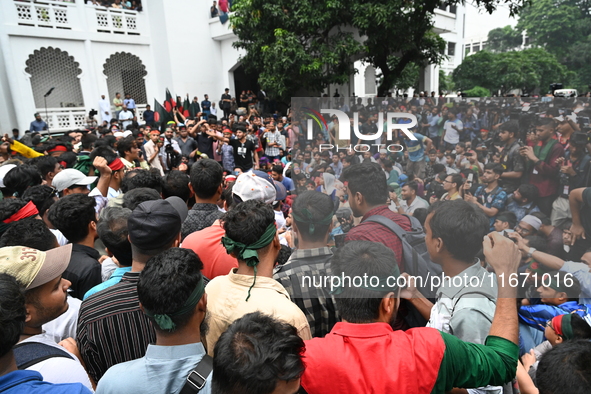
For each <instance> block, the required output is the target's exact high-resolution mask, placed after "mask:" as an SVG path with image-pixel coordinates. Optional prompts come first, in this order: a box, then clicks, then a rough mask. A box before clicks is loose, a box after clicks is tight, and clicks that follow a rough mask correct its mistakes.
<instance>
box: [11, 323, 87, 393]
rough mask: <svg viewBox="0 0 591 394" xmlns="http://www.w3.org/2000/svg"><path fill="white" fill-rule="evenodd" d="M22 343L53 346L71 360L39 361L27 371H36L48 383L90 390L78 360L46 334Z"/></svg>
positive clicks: (57, 358)
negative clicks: (79, 385)
mask: <svg viewBox="0 0 591 394" xmlns="http://www.w3.org/2000/svg"><path fill="white" fill-rule="evenodd" d="M24 342H40V343H44V344H46V345H50V346H54V347H56V348H58V349H60V350H63V351H65V352H66V353H68V354H69V355H70V356H72V358H73V360H71V359H68V358H65V357H52V358H48V359H47V360H44V361H41V362H39V363H37V364H35V365H32V366H30V367H29V368H27V371H37V372H39V373H40V374H41V375H42V376H43V380H44V381H46V382H50V383H82V384H83V385H84V386H86V387H87V388H88V389H89V390H92V384H90V379H89V378H88V374H87V373H86V371H85V370H84V368H83V367H82V364H80V361H79V360H78V358H76V356H75V355H73V354H72V353H70V352H68V351H67V350H66V349H65V348H63V347H61V346H60V345H58V344H57V343H55V342H54V341H53V339H52V338H51V337H50V336H49V335H47V334H46V333H43V334H39V335H34V336H32V337H30V338H27V339H25V340H24V341H22V342H21V343H24Z"/></svg>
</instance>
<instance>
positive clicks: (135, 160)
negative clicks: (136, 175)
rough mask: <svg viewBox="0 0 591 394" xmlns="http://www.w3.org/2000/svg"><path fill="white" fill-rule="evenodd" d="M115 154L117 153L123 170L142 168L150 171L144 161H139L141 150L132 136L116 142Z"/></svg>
mask: <svg viewBox="0 0 591 394" xmlns="http://www.w3.org/2000/svg"><path fill="white" fill-rule="evenodd" d="M117 152H119V157H120V158H121V162H123V165H124V166H125V170H127V171H129V170H133V169H134V168H137V167H140V168H143V169H144V170H149V169H150V167H149V166H148V163H147V162H146V161H145V160H141V161H140V152H141V150H140V148H138V146H137V141H136V140H135V138H133V136H129V137H125V138H121V139H120V140H119V141H117ZM138 164H139V165H138Z"/></svg>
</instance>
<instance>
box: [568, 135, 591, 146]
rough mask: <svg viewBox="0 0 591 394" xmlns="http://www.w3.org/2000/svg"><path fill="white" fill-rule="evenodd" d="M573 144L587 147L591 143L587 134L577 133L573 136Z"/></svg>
mask: <svg viewBox="0 0 591 394" xmlns="http://www.w3.org/2000/svg"><path fill="white" fill-rule="evenodd" d="M571 142H572V143H573V144H575V145H587V144H588V143H589V142H591V141H590V140H589V135H588V134H587V133H581V132H576V133H574V134H573V135H572V137H571Z"/></svg>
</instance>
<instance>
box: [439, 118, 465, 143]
mask: <svg viewBox="0 0 591 394" xmlns="http://www.w3.org/2000/svg"><path fill="white" fill-rule="evenodd" d="M454 124H455V125H456V127H457V129H458V130H456V129H454V128H453V127H451V126H452V125H454ZM443 128H444V130H445V137H444V138H443V141H445V142H447V143H448V144H454V145H455V144H458V143H459V142H460V133H459V132H458V131H462V130H464V124H463V123H462V121H461V120H459V119H456V120H454V121H451V120H448V121H446V122H445V123H444V125H443Z"/></svg>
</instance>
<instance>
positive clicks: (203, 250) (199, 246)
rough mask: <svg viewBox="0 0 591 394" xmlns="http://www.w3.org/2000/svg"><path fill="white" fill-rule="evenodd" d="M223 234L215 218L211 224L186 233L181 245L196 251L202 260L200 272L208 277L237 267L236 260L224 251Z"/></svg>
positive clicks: (224, 273)
mask: <svg viewBox="0 0 591 394" xmlns="http://www.w3.org/2000/svg"><path fill="white" fill-rule="evenodd" d="M225 234H226V232H225V231H224V228H223V227H222V226H221V225H220V221H219V220H216V221H215V222H214V223H213V224H212V225H211V226H209V227H207V228H204V229H203V230H200V231H195V232H194V233H191V234H189V235H187V237H186V238H185V240H184V241H183V244H182V245H181V247H182V248H185V249H191V250H192V251H193V252H195V253H197V255H198V256H199V258H200V259H201V261H202V262H203V271H201V272H202V274H203V275H205V277H206V278H208V279H213V278H215V277H216V276H220V275H228V273H230V270H231V269H232V268H238V260H236V259H235V258H234V257H232V256H230V255H229V254H228V253H226V248H224V245H222V237H223V236H224V235H225Z"/></svg>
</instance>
